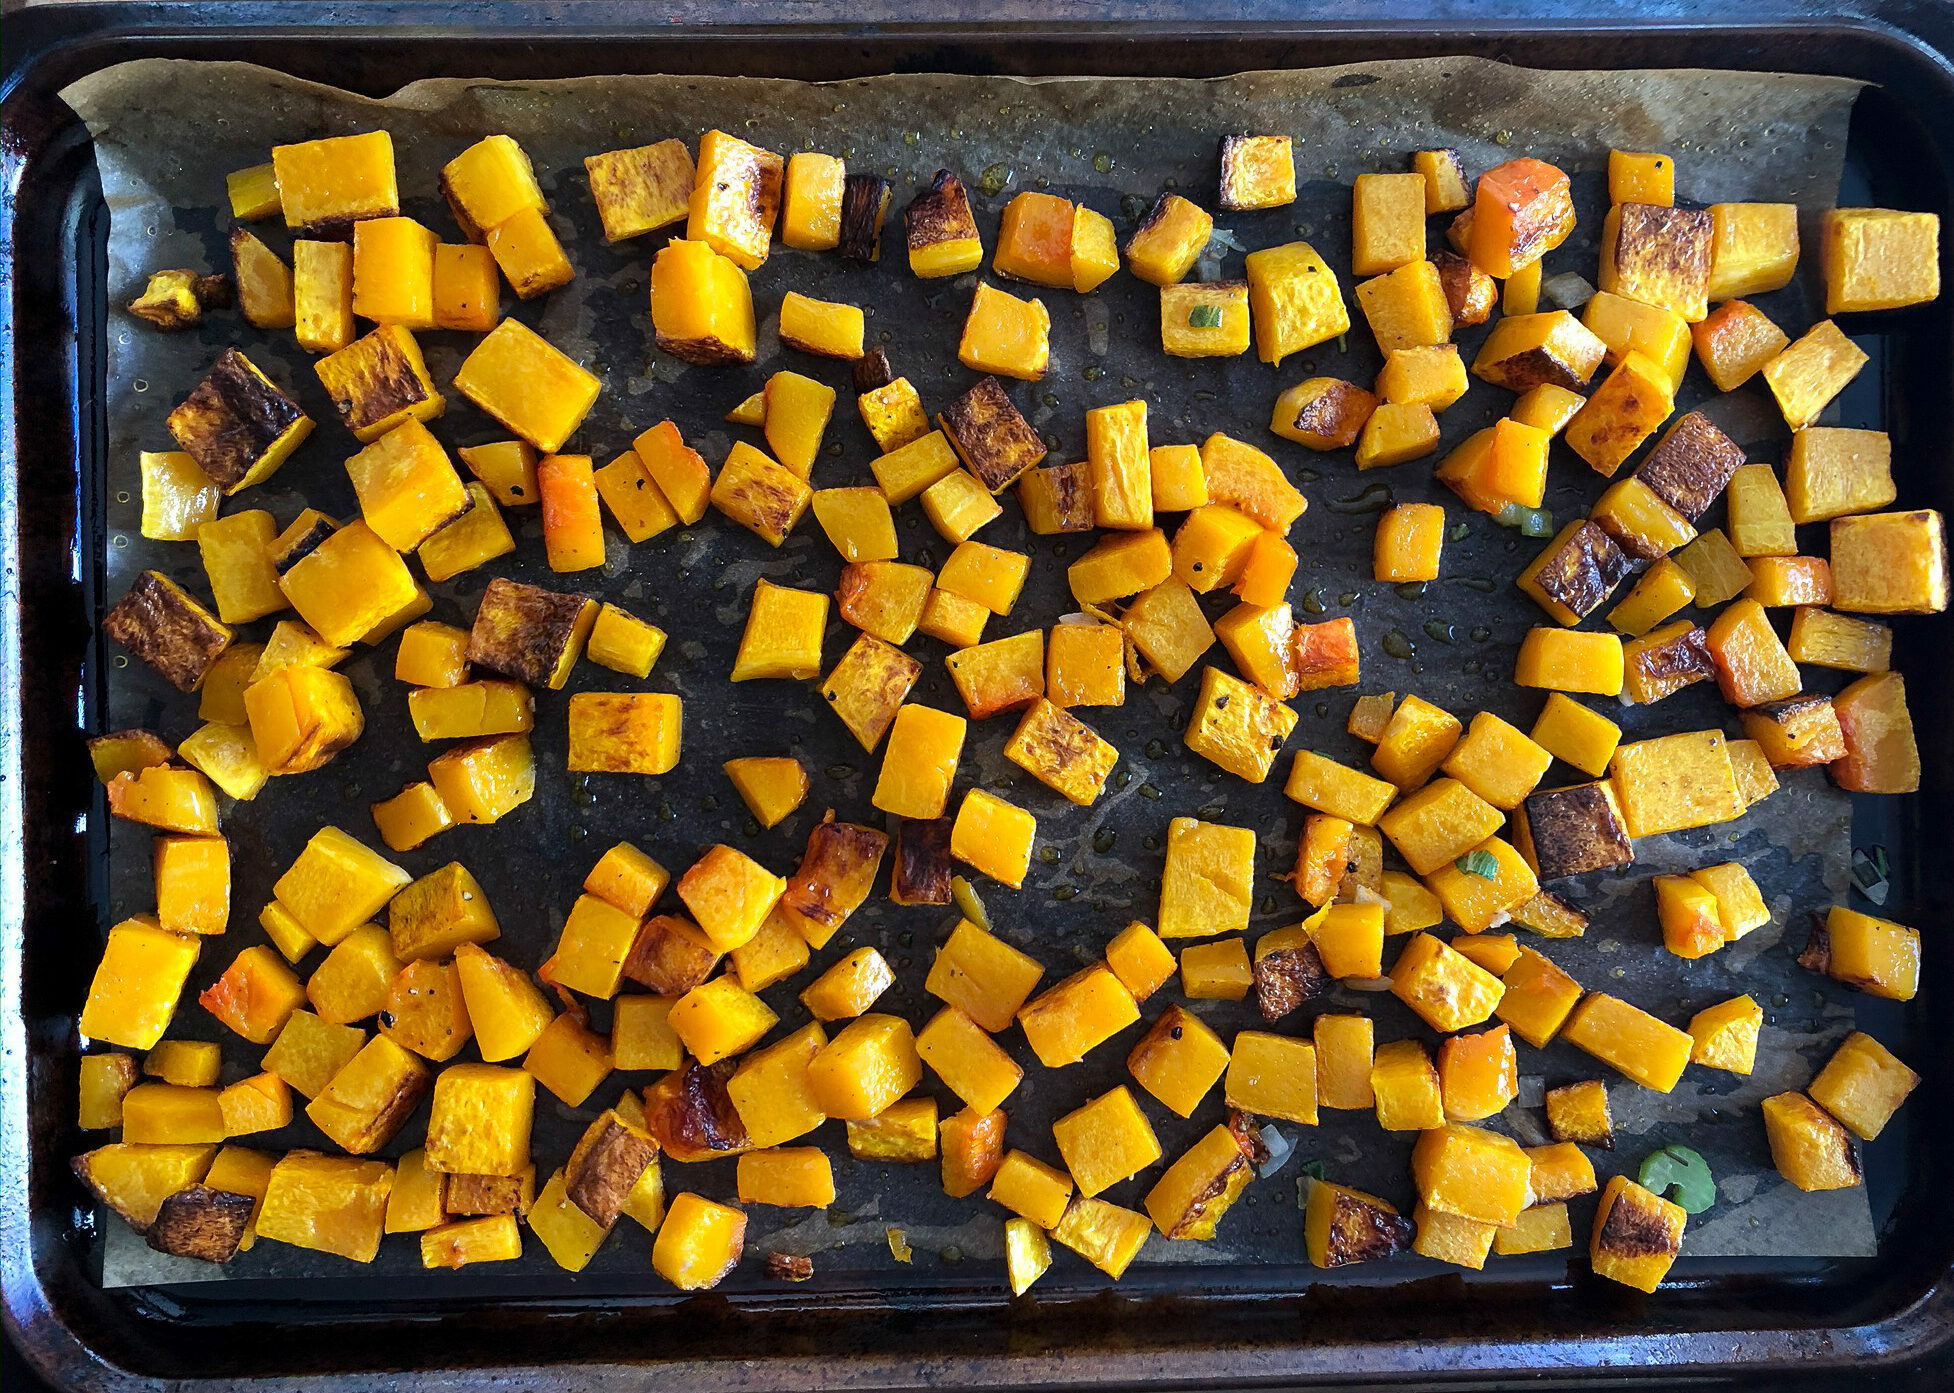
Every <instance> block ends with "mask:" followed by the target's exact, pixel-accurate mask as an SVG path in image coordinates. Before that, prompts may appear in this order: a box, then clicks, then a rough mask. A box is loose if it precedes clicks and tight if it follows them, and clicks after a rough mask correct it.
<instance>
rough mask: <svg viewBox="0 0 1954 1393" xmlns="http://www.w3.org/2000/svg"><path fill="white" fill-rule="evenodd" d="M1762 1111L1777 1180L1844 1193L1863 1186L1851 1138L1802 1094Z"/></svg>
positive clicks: (1770, 1102) (1768, 1103)
mask: <svg viewBox="0 0 1954 1393" xmlns="http://www.w3.org/2000/svg"><path fill="white" fill-rule="evenodd" d="M1761 1106H1762V1109H1763V1112H1764V1136H1765V1139H1766V1140H1767V1141H1768V1142H1769V1143H1770V1146H1771V1164H1772V1165H1774V1166H1776V1167H1777V1171H1778V1174H1779V1175H1781V1176H1783V1177H1784V1178H1785V1179H1786V1180H1789V1181H1790V1182H1791V1183H1792V1184H1793V1185H1796V1186H1797V1187H1798V1188H1799V1189H1800V1190H1846V1189H1850V1188H1852V1187H1853V1186H1855V1185H1859V1184H1862V1183H1863V1182H1864V1179H1865V1176H1864V1173H1863V1172H1862V1171H1861V1170H1860V1169H1859V1157H1858V1156H1857V1154H1855V1152H1854V1151H1853V1147H1852V1138H1851V1136H1849V1135H1848V1134H1847V1132H1846V1130H1845V1128H1843V1127H1841V1126H1840V1125H1839V1124H1838V1122H1837V1121H1835V1120H1834V1119H1833V1118H1832V1116H1831V1115H1830V1114H1829V1113H1827V1112H1826V1111H1825V1109H1823V1108H1821V1107H1820V1106H1819V1105H1818V1104H1816V1103H1814V1102H1813V1101H1812V1100H1811V1099H1809V1098H1807V1097H1806V1096H1805V1095H1804V1094H1802V1093H1778V1094H1774V1095H1773V1096H1771V1097H1769V1098H1766V1099H1765V1100H1764V1102H1763V1104H1762V1105H1761Z"/></svg>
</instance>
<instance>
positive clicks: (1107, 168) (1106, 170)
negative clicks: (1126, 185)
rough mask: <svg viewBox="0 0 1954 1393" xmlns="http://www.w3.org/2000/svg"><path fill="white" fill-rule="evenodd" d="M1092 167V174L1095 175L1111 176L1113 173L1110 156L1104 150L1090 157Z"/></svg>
mask: <svg viewBox="0 0 1954 1393" xmlns="http://www.w3.org/2000/svg"><path fill="white" fill-rule="evenodd" d="M1092 167H1093V170H1094V172H1096V173H1099V174H1111V173H1112V172H1113V157H1112V155H1110V154H1109V153H1107V152H1106V151H1104V150H1101V151H1098V152H1097V153H1096V154H1094V155H1093V157H1092Z"/></svg>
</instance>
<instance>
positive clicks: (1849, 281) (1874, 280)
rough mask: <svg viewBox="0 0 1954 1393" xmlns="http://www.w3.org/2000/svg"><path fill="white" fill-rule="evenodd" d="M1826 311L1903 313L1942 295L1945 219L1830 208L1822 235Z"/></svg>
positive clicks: (1882, 210)
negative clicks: (1942, 236)
mask: <svg viewBox="0 0 1954 1393" xmlns="http://www.w3.org/2000/svg"><path fill="white" fill-rule="evenodd" d="M1819 237H1820V242H1819V256H1820V258H1821V261H1822V264H1823V267H1824V273H1825V312H1826V313H1827V314H1851V313H1857V312H1859V311H1862V310H1891V309H1900V308H1903V307H1904V306H1907V305H1924V304H1926V303H1927V302H1928V301H1929V300H1933V299H1936V298H1938V297H1939V295H1940V215H1939V214H1938V213H1906V212H1901V211H1899V210H1897V209H1893V208H1828V209H1826V210H1825V214H1824V217H1823V220H1822V223H1821V227H1820V231H1819Z"/></svg>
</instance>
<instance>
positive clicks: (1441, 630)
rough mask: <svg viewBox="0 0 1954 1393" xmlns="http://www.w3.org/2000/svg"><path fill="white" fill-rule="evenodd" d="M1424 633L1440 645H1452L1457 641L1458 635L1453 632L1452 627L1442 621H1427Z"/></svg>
mask: <svg viewBox="0 0 1954 1393" xmlns="http://www.w3.org/2000/svg"><path fill="white" fill-rule="evenodd" d="M1425 633H1426V634H1427V635H1429V636H1430V637H1432V638H1434V639H1436V640H1438V641H1439V642H1440V643H1454V642H1456V641H1457V640H1458V634H1456V633H1455V632H1453V629H1452V626H1451V625H1450V624H1447V623H1446V622H1445V621H1444V620H1443V619H1427V620H1426V621H1425Z"/></svg>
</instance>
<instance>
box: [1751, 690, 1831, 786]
mask: <svg viewBox="0 0 1954 1393" xmlns="http://www.w3.org/2000/svg"><path fill="white" fill-rule="evenodd" d="M1743 723H1744V734H1745V735H1747V736H1749V737H1750V739H1752V740H1754V741H1755V742H1757V745H1758V748H1759V749H1760V750H1761V751H1762V753H1763V755H1764V758H1765V759H1766V760H1768V761H1769V762H1770V765H1771V767H1772V768H1773V769H1801V768H1808V767H1810V766H1811V765H1814V764H1832V763H1835V762H1836V761H1838V760H1840V759H1843V758H1845V753H1846V744H1845V733H1844V731H1843V730H1842V729H1841V727H1840V725H1839V717H1838V713H1837V711H1836V710H1834V709H1833V705H1832V699H1831V698H1830V697H1824V696H1802V697H1793V698H1791V699H1789V700H1786V701H1773V702H1769V703H1767V704H1765V705H1763V706H1759V707H1755V708H1753V709H1751V710H1749V711H1746V712H1744V714H1743Z"/></svg>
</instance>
